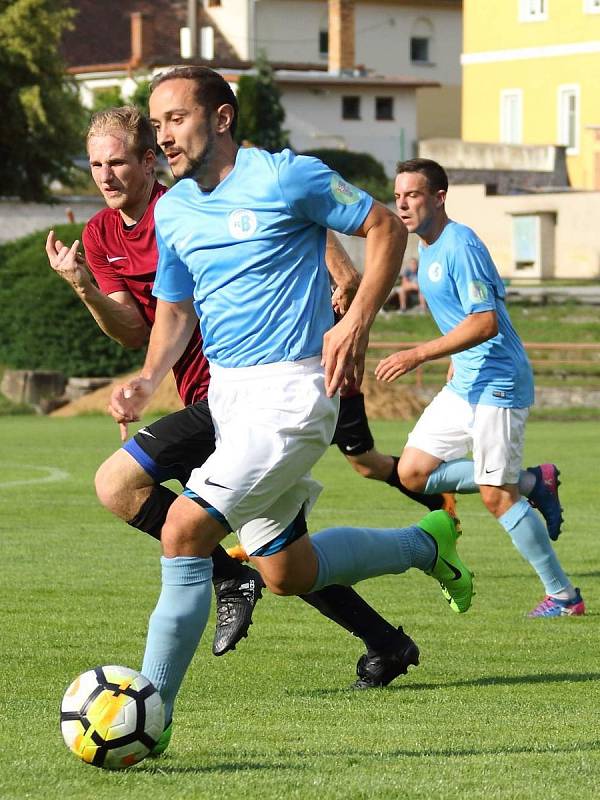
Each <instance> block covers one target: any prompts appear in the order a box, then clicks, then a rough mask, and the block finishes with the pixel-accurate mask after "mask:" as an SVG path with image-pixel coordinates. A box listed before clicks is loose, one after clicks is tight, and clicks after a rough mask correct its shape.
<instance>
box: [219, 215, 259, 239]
mask: <svg viewBox="0 0 600 800" xmlns="http://www.w3.org/2000/svg"><path fill="white" fill-rule="evenodd" d="M227 226H228V228H229V233H230V234H231V235H232V236H233V238H234V239H249V238H250V237H251V236H254V233H255V232H256V228H257V227H258V220H257V219H256V214H255V213H254V211H250V209H248V208H237V209H236V210H235V211H232V212H231V214H230V215H229V217H228V219H227Z"/></svg>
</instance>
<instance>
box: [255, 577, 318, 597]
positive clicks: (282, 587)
mask: <svg viewBox="0 0 600 800" xmlns="http://www.w3.org/2000/svg"><path fill="white" fill-rule="evenodd" d="M263 580H264V582H265V584H266V586H267V589H268V590H269V591H270V592H272V593H273V594H277V595H279V596H280V597H293V596H294V595H297V594H304V593H306V592H308V591H310V589H311V586H307V585H306V582H305V581H303V580H302V579H301V578H298V577H297V576H293V575H277V576H263Z"/></svg>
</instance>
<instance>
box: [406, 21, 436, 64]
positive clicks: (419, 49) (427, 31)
mask: <svg viewBox="0 0 600 800" xmlns="http://www.w3.org/2000/svg"><path fill="white" fill-rule="evenodd" d="M409 44H410V53H409V55H410V62H411V64H415V65H419V64H428V65H430V64H431V63H432V61H433V58H432V55H433V53H432V50H433V25H432V24H431V22H430V20H428V19H425V18H424V17H420V18H419V19H417V20H415V22H414V23H413V26H412V30H411V32H410V39H409Z"/></svg>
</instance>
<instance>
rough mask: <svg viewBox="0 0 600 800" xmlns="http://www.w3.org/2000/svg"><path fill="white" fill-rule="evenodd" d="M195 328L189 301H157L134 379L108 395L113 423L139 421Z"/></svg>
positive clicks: (192, 307)
mask: <svg viewBox="0 0 600 800" xmlns="http://www.w3.org/2000/svg"><path fill="white" fill-rule="evenodd" d="M196 325H198V317H197V316H196V311H195V309H194V305H193V301H192V298H189V299H188V300H183V301H181V302H179V303H167V302H166V301H164V300H159V301H158V302H157V304H156V317H155V320H154V325H153V326H152V333H151V334H150V341H149V342H148V352H147V353H146V360H145V362H144V366H143V367H142V370H141V372H140V374H139V375H138V377H137V378H133V379H132V380H130V381H129V382H128V383H126V384H124V385H122V386H118V387H117V388H116V389H115V390H114V391H113V393H112V395H111V399H110V403H109V407H108V410H109V411H110V413H111V414H112V416H113V417H114V418H115V420H116V421H117V422H119V423H124V424H127V423H128V422H134V421H135V420H138V419H140V416H141V414H142V411H143V409H144V408H145V406H146V405H147V404H148V401H149V400H150V398H151V396H152V394H153V393H154V391H155V390H156V388H157V387H158V386H159V384H160V383H161V381H162V380H163V378H164V377H165V375H166V374H167V373H168V372H169V370H170V369H171V368H172V367H173V365H174V364H175V363H176V362H177V361H178V360H179V359H180V358H181V356H182V355H183V352H184V350H185V348H186V347H187V344H188V342H189V340H190V337H191V335H192V333H193V331H194V329H195V327H196Z"/></svg>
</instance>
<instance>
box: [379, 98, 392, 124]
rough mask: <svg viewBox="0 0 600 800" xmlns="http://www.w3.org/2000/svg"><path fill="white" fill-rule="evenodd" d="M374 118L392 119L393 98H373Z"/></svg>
mask: <svg viewBox="0 0 600 800" xmlns="http://www.w3.org/2000/svg"><path fill="white" fill-rule="evenodd" d="M375 119H394V98H393V97H376V98H375Z"/></svg>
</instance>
